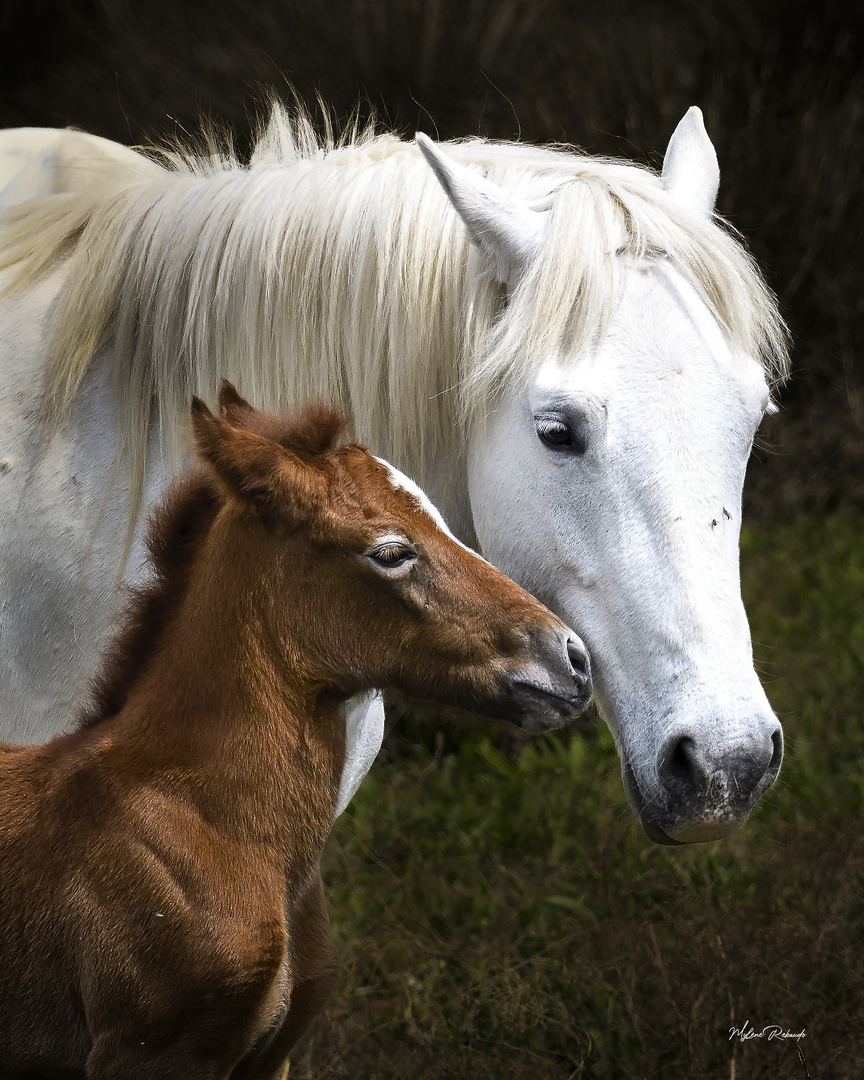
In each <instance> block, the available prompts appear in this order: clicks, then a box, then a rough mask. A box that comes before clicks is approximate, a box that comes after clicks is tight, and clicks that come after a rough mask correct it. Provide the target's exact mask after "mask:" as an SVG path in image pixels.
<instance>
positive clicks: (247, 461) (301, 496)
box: [192, 391, 323, 525]
mask: <svg viewBox="0 0 864 1080" xmlns="http://www.w3.org/2000/svg"><path fill="white" fill-rule="evenodd" d="M235 393H236V391H235ZM238 397H239V395H238ZM241 400H242V399H241ZM192 431H193V433H194V435H195V445H196V446H197V449H198V453H199V456H200V457H201V458H202V460H203V461H205V462H206V463H207V464H208V465H209V466H210V467H211V468H212V469H213V471H214V473H215V474H216V476H217V477H218V479H219V480H220V481H221V483H222V485H223V487H225V488H226V489H227V491H228V493H229V494H230V495H233V496H234V497H235V498H238V499H240V500H241V501H242V502H245V503H247V504H248V505H250V506H254V507H255V508H256V509H257V510H258V511H259V513H261V514H262V516H264V517H267V518H271V519H281V520H284V521H286V522H291V523H293V524H295V525H299V524H301V523H302V522H303V521H306V520H308V519H309V517H310V515H311V512H312V511H313V509H314V506H315V505H316V504H317V503H318V501H319V500H320V498H321V494H322V490H321V489H322V482H323V480H322V477H321V476H320V474H318V473H317V472H316V471H315V470H314V469H313V468H311V467H310V466H308V465H306V464H305V463H304V462H303V461H301V460H300V459H299V458H298V457H297V455H296V454H292V453H291V451H290V450H286V449H285V448H284V447H283V446H280V445H279V443H277V442H274V441H273V440H272V439H268V438H266V437H265V436H264V435H258V434H256V433H255V432H253V431H246V430H244V429H243V428H238V427H234V426H233V424H231V423H229V422H228V421H227V420H223V419H221V418H220V417H217V416H214V415H213V413H211V412H210V410H209V409H208V408H207V406H206V405H205V404H204V402H203V401H202V400H201V399H200V398H197V397H195V398H193V399H192Z"/></svg>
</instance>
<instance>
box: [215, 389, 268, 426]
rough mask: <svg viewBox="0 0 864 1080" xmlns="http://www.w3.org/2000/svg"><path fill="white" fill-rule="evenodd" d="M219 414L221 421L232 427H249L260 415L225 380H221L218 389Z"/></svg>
mask: <svg viewBox="0 0 864 1080" xmlns="http://www.w3.org/2000/svg"><path fill="white" fill-rule="evenodd" d="M219 412H220V413H221V415H222V419H223V420H227V421H228V423H229V424H233V425H234V427H249V425H250V424H251V422H252V421H253V420H254V419H255V417H256V416H259V415H260V413H259V412H258V410H257V409H256V408H254V406H252V405H250V404H249V402H248V401H247V400H246V398H244V397H241V396H240V394H238V393H237V387H236V386H234V384H233V383H230V382H228V380H227V379H223V380H222V385H221V387H220V388H219Z"/></svg>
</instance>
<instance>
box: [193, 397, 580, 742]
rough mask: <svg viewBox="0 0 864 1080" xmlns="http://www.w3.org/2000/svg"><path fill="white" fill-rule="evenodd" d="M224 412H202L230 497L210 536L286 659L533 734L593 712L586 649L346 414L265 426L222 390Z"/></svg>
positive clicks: (205, 440) (319, 674) (318, 412)
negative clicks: (225, 544) (460, 535)
mask: <svg viewBox="0 0 864 1080" xmlns="http://www.w3.org/2000/svg"><path fill="white" fill-rule="evenodd" d="M220 406H221V417H216V416H213V414H212V413H211V412H210V411H209V410H208V409H207V407H206V406H205V405H204V403H203V402H201V401H200V400H199V399H197V398H196V399H195V401H194V403H193V408H192V423H193V429H194V433H195V438H196V443H197V446H198V451H199V456H200V458H201V459H202V460H203V462H205V463H206V465H207V466H209V468H210V469H211V470H212V471H213V473H214V474H215V477H216V479H217V482H218V486H219V487H220V488H221V491H222V493H223V497H224V506H223V508H222V510H221V511H220V514H219V516H218V518H217V520H216V522H215V523H214V530H215V529H218V530H219V533H220V535H223V536H224V535H225V534H224V533H222V530H224V529H227V530H229V532H231V533H233V534H234V537H235V543H234V546H233V547H232V550H234V551H242V561H243V563H244V564H245V565H244V566H243V567H240V566H237V562H238V561H239V560H238V559H237V558H236V556H235V559H234V564H233V566H234V568H236V570H237V587H240V588H248V587H254V588H255V589H256V594H257V595H258V596H259V597H260V598H261V604H262V606H263V608H264V609H265V611H266V616H265V617H266V619H267V621H268V623H269V626H268V636H269V638H270V639H271V640H273V641H277V642H284V649H285V656H286V661H287V662H288V663H289V664H293V665H295V666H296V665H301V666H302V670H303V672H304V674H305V676H306V677H309V678H311V679H312V680H313V681H314V682H318V683H319V684H320V686H321V689H322V690H328V689H330V690H332V691H333V692H335V693H337V694H345V695H349V694H352V693H355V692H357V691H359V690H362V689H365V688H369V687H395V688H396V689H398V690H401V691H403V692H404V693H406V694H409V695H412V696H415V697H423V698H429V699H432V700H435V701H439V702H442V703H444V704H451V705H457V706H460V707H462V708H467V709H471V710H474V711H477V712H481V713H484V714H486V715H491V716H499V717H506V718H509V719H513V720H516V721H519V722H522V723H524V724H526V725H527V726H531V727H549V726H556V725H558V724H560V723H562V722H563V721H564V720H565V719H566V718H567V717H569V716H570V715H572V714H573V713H574V712H575V711H576V710H578V709H580V708H582V707H583V706H584V705H585V704H586V703H587V701H588V697H589V695H590V675H589V663H588V656H587V653H586V651H585V648H584V646H583V645H582V642H581V641H580V640H579V638H578V637H576V635H575V634H574V633H573V632H572V631H571V630H569V629H568V628H567V627H566V626H565V625H564V624H563V623H562V622H561V621H560V619H558V618H557V617H556V616H555V615H553V614H552V613H551V612H550V611H548V610H547V609H546V608H545V607H543V605H542V604H540V603H539V601H537V600H535V599H534V598H533V597H532V596H530V595H529V594H528V593H526V592H525V591H524V590H523V589H521V588H520V587H519V586H518V585H516V584H515V583H514V582H512V581H510V579H509V578H507V577H505V576H504V575H503V574H502V573H500V572H499V571H498V570H496V569H495V568H494V567H492V566H490V565H489V564H488V563H487V562H485V561H484V560H483V559H482V558H480V556H478V555H477V554H475V553H474V552H473V551H471V550H469V549H468V548H466V547H465V546H464V545H463V544H461V543H460V542H459V541H458V540H456V539H455V538H454V537H453V536H452V534H451V533H450V532H449V530H448V529H447V527H446V525H445V524H444V522H443V521H442V520H441V517H440V515H439V514H438V512H437V511H436V510H435V508H434V507H433V506H432V505H431V504H430V503H429V501H428V499H427V498H426V496H425V495H424V494H423V493H422V492H421V491H420V490H419V489H418V488H417V487H416V485H414V484H413V482H412V481H410V480H409V479H408V478H407V477H405V476H403V475H402V474H401V473H399V472H398V471H397V470H395V469H394V468H393V467H392V466H390V465H388V464H387V463H386V462H383V461H381V460H379V459H376V458H375V457H373V456H372V455H371V454H370V453H368V452H367V451H366V450H365V449H363V448H362V447H361V446H358V445H357V444H354V443H342V442H341V439H342V436H343V434H344V431H345V421H344V419H343V417H342V416H341V414H340V413H338V412H336V411H334V410H332V409H330V408H328V407H327V406H324V405H308V406H306V407H305V408H303V409H301V410H299V411H297V412H294V413H291V414H288V415H286V416H283V417H280V418H274V417H270V416H265V415H264V414H262V413H259V412H257V411H256V410H255V409H253V408H252V406H251V405H249V404H248V403H247V402H245V401H244V400H243V399H242V398H241V397H240V396H239V395H238V394H237V392H236V390H234V388H233V387H232V386H231V385H230V384H227V383H226V384H224V385H223V388H222V392H221V395H220ZM238 530H239V533H238ZM238 537H239V539H238ZM238 543H239V544H242V546H239V547H238V546H237V544H238ZM252 582H254V585H251V583H252Z"/></svg>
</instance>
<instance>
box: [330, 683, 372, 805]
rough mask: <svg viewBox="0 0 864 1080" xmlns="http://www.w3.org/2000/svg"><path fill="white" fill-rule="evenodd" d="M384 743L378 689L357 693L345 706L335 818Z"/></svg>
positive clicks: (351, 797)
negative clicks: (343, 741)
mask: <svg viewBox="0 0 864 1080" xmlns="http://www.w3.org/2000/svg"><path fill="white" fill-rule="evenodd" d="M383 740H384V699H383V697H382V696H381V692H380V690H371V691H369V692H367V693H365V694H357V695H356V697H353V698H351V699H350V700H349V701H348V703H347V704H346V706H345V767H344V768H343V770H342V779H341V781H340V782H339V798H338V800H337V802H336V813H335V814H334V815H333V816H334V817H339V815H340V814H341V813H342V811H343V810H344V809H345V807H346V806H347V805H348V803H349V802H351V800H352V799H353V798H354V795H355V793H356V791H357V789H358V788H359V787H360V784H361V783H362V782H363V777H364V776H365V775H366V773H368V772H369V770H370V769H371V768H372V764H373V762H374V761H375V758H376V757H377V756H378V751H379V750H380V749H381V743H382V742H383Z"/></svg>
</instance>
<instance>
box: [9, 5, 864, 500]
mask: <svg viewBox="0 0 864 1080" xmlns="http://www.w3.org/2000/svg"><path fill="white" fill-rule="evenodd" d="M862 56H864V8H862V7H861V6H860V5H852V4H847V3H845V0H824V2H822V3H820V4H813V3H811V2H810V0H762V2H761V3H759V4H753V3H751V2H750V0H604V3H602V4H601V3H579V4H577V3H572V2H570V0H389V2H385V0H327V2H326V3H324V2H322V0H259V2H257V3H255V4H250V5H247V6H245V7H243V8H238V6H237V5H236V3H234V2H229V0H184V2H183V3H182V4H178V3H176V2H175V0H148V3H146V4H140V3H136V2H133V0H5V3H4V5H3V6H2V7H0V91H2V93H0V125H2V126H11V125H16V124H36V125H53V126H58V125H61V126H62V125H65V124H73V125H76V126H79V127H83V128H85V129H87V130H90V131H94V132H96V133H97V134H101V135H105V136H108V137H110V138H114V139H119V140H121V141H127V142H135V143H140V142H146V141H151V140H153V139H156V138H159V137H160V136H161V135H164V134H170V135H174V134H177V133H183V132H194V131H195V130H196V128H197V126H198V121H199V117H200V115H201V114H202V113H206V114H208V115H212V116H214V117H216V118H218V119H222V120H225V121H226V122H228V123H230V124H231V125H232V126H233V127H234V128H235V129H236V131H237V132H238V138H239V144H240V145H243V144H244V143H245V144H247V145H248V139H249V131H250V127H251V124H252V120H251V117H252V116H253V115H254V114H255V113H256V111H258V110H259V109H260V106H261V101H262V96H263V88H265V87H271V88H275V89H276V90H277V92H283V93H286V94H287V93H288V92H289V88H288V83H289V82H290V84H291V85H293V86H294V87H295V88H296V90H297V92H298V93H299V95H300V96H301V98H303V99H304V100H306V101H314V98H315V95H316V93H317V94H320V95H321V97H322V99H323V100H324V101H325V102H327V104H328V105H329V106H331V107H332V108H333V110H334V113H335V115H336V116H337V117H346V116H347V115H348V113H349V112H350V111H351V109H352V108H353V107H354V106H355V105H356V104H357V102H358V100H359V101H360V102H361V111H368V110H369V109H374V110H375V111H377V113H378V114H379V115H380V117H381V119H382V120H383V121H384V122H386V123H388V124H392V125H394V126H396V127H397V128H399V129H401V130H403V131H404V132H405V133H406V134H409V135H410V134H411V133H413V131H414V130H415V129H417V128H421V129H423V130H426V131H428V132H430V133H432V134H438V135H440V137H442V138H450V137H455V136H460V135H468V134H474V133H479V134H482V135H487V136H491V137H496V138H512V137H516V136H521V137H522V138H524V139H527V140H531V141H538V142H550V141H568V142H571V143H575V144H578V145H581V146H583V147H585V148H586V149H588V150H590V151H591V152H593V153H606V154H616V155H622V156H628V157H633V158H635V159H636V160H642V161H647V162H650V163H652V164H655V165H656V164H658V163H659V161H660V155H661V154H662V151H663V149H664V147H665V145H666V142H667V140H668V138H669V135H670V134H671V132H672V130H673V128H674V125H675V123H676V122H677V121H678V119H679V118H680V117H681V116H682V115H683V113H684V111H685V110H686V108H687V107H688V106H689V105H690V104H693V103H695V104H699V105H700V106H701V107H702V109H703V110H704V112H705V116H706V121H707V124H708V129H709V131H710V133H711V135H712V137H713V138H714V140H715V143H716V145H717V149H718V154H719V158H720V163H721V169H722V174H723V181H722V185H721V194H720V205H719V209H720V210H721V212H722V213H724V214H725V215H727V216H728V217H729V218H730V219H731V220H732V222H733V223H734V224H735V225H736V226H737V227H738V228H739V229H740V230H741V231H742V233H743V234H744V235H745V236H746V237H747V238H748V241H749V243H750V245H751V247H752V249H753V251H754V253H755V254H756V256H757V257H758V259H759V260H760V262H761V263H762V265H763V266H764V267H765V268H766V271H767V274H768V278H769V280H770V282H771V283H772V285H773V286H774V287H775V288H776V290H777V291H778V293H779V296H780V299H781V304H782V306H783V310H784V312H785V313H786V316H787V318H788V321H789V323H790V326H791V329H792V332H793V335H794V341H795V357H794V359H795V372H796V373H795V377H794V379H793V380H792V382H791V384H790V386H789V387H788V388H787V389H786V390H785V391H784V392H783V394H782V401H783V404H784V406H785V407H784V411H783V413H782V415H781V416H780V417H778V418H777V419H775V421H774V422H773V423H772V424H771V426H770V428H769V432H768V435H767V439H768V443H767V446H768V448H769V450H770V451H771V452H768V453H763V454H762V455H760V458H759V459H757V462H756V463H755V464H754V467H753V468H752V469H751V478H750V483H749V487H748V492H749V496H748V512H749V514H750V515H751V516H753V515H755V516H758V517H760V518H761V519H763V520H770V519H771V518H773V517H774V516H776V515H777V514H780V515H782V516H784V517H787V518H788V517H789V516H790V515H792V514H794V513H795V511H796V510H797V508H798V507H800V506H809V507H811V508H830V507H833V506H835V505H837V504H838V503H841V502H849V501H853V502H856V503H858V504H862V503H864V467H862V466H864V450H862V447H864V438H862V435H864V396H862V395H864V384H862V375H861V354H862V348H864V319H862V314H864V289H862V287H861V282H862V264H864V200H862V199H861V198H860V188H861V183H862V178H864V72H862ZM793 462H794V464H792V463H793Z"/></svg>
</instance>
